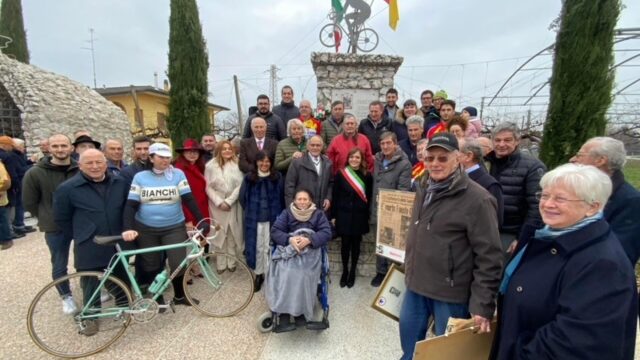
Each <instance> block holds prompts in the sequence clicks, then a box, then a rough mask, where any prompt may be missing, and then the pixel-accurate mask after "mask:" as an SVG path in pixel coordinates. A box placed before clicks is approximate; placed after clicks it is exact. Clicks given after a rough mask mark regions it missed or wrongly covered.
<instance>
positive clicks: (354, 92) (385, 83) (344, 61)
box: [311, 52, 403, 118]
mask: <svg viewBox="0 0 640 360" xmlns="http://www.w3.org/2000/svg"><path fill="white" fill-rule="evenodd" d="M402 61H403V58H402V57H400V56H391V55H369V54H364V55H363V54H336V53H317V52H314V53H311V64H312V65H313V71H314V72H315V74H316V78H317V86H318V91H317V101H318V104H323V105H325V108H327V107H328V106H327V105H328V104H330V103H331V102H333V101H335V100H343V101H345V100H347V99H348V101H349V102H351V103H352V106H351V109H348V106H345V108H347V109H345V111H347V112H351V113H353V114H354V115H356V116H358V117H359V118H361V117H364V116H366V113H367V111H366V109H367V108H368V104H369V102H371V101H373V100H382V101H384V98H385V94H386V92H387V90H388V89H389V88H391V87H393V77H394V76H395V74H396V72H397V71H398V68H399V67H400V65H402ZM345 102H346V101H345ZM363 112H364V113H363Z"/></svg>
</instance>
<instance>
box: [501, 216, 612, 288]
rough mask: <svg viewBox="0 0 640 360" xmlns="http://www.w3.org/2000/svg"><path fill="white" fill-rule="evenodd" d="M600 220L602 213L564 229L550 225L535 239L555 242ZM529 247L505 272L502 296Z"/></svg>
mask: <svg viewBox="0 0 640 360" xmlns="http://www.w3.org/2000/svg"><path fill="white" fill-rule="evenodd" d="M600 219H602V211H600V212H598V213H596V214H595V215H593V216H589V217H586V218H584V219H582V220H580V221H578V222H577V223H575V224H573V225H571V226H569V227H566V228H562V229H552V228H550V227H549V225H545V226H544V227H543V228H542V229H539V230H536V235H535V238H536V239H544V240H547V241H550V240H554V239H555V238H557V237H558V236H560V235H564V234H566V233H569V232H572V231H576V230H578V229H582V228H583V227H585V226H587V225H589V224H591V223H594V222H596V221H598V220H600ZM528 245H529V244H527V245H525V246H523V247H522V249H520V251H518V253H517V254H516V255H515V256H514V257H513V259H511V262H509V265H507V268H506V269H505V270H504V276H503V277H502V282H501V283H500V290H499V291H500V293H501V294H505V293H506V292H507V287H508V286H509V281H511V276H512V275H513V273H514V272H515V270H516V268H517V267H518V265H520V261H521V260H522V255H524V251H525V250H526V249H527V246H528Z"/></svg>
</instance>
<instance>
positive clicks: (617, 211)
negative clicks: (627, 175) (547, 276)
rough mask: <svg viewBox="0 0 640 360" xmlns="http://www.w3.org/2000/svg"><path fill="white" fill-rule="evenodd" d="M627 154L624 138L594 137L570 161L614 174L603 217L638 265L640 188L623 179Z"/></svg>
mask: <svg viewBox="0 0 640 360" xmlns="http://www.w3.org/2000/svg"><path fill="white" fill-rule="evenodd" d="M626 158H627V152H626V150H625V148H624V144H623V143H622V141H620V140H616V139H614V138H610V137H594V138H591V139H589V140H587V142H586V143H584V145H582V147H581V148H580V150H579V151H578V153H576V154H575V155H574V156H573V157H572V158H571V160H570V162H572V163H576V164H582V165H593V166H595V167H597V168H598V169H600V170H601V171H602V172H604V173H605V174H607V175H609V177H611V182H612V183H613V191H612V193H611V197H610V198H609V201H608V202H607V205H606V206H605V207H604V217H605V219H606V220H607V222H608V223H609V225H611V230H612V231H613V232H614V233H615V234H616V237H617V238H618V240H620V243H621V244H622V247H623V248H624V251H625V252H626V253H627V256H628V257H629V260H631V263H632V264H633V265H634V266H635V264H636V263H637V262H638V258H639V257H640V238H638V234H640V192H639V191H638V190H636V189H635V188H634V187H633V186H632V185H631V184H629V183H628V182H627V181H625V179H624V174H623V173H622V168H623V167H624V164H625V162H626Z"/></svg>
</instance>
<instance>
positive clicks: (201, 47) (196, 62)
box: [167, 0, 211, 146]
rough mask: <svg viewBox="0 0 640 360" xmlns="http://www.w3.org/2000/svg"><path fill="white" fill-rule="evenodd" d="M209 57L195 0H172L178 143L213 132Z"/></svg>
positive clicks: (173, 124)
mask: <svg viewBox="0 0 640 360" xmlns="http://www.w3.org/2000/svg"><path fill="white" fill-rule="evenodd" d="M208 70H209V59H208V54H207V48H206V44H205V41H204V38H203V36H202V26H201V25H200V19H199V16H198V7H197V5H196V2H195V0H171V16H170V17H169V71H168V76H169V82H170V84H171V87H170V89H169V115H168V117H167V126H168V128H169V132H170V134H171V141H172V142H173V144H174V146H179V145H181V144H182V141H183V140H184V139H186V138H194V139H200V137H201V136H202V135H203V134H205V133H210V132H211V122H210V120H209V114H208V88H207V71H208Z"/></svg>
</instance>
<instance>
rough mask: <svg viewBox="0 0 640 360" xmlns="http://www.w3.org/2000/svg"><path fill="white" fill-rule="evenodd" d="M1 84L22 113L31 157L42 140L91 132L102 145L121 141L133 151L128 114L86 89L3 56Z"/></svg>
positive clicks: (0, 75)
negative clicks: (61, 134)
mask: <svg viewBox="0 0 640 360" xmlns="http://www.w3.org/2000/svg"><path fill="white" fill-rule="evenodd" d="M0 84H2V85H3V86H4V87H5V88H6V90H7V92H8V93H9V95H10V96H11V97H12V98H13V101H14V102H15V104H16V106H17V107H18V109H19V110H20V112H21V114H20V117H21V118H22V130H23V135H24V138H25V141H26V144H27V151H28V153H29V154H32V153H35V152H37V151H38V142H39V141H40V140H41V139H43V138H47V137H49V136H50V135H51V134H53V133H63V134H67V135H69V137H71V136H72V135H73V132H74V131H76V130H79V129H86V130H89V131H90V132H91V135H92V137H94V138H95V139H96V140H98V141H100V142H104V140H105V139H106V138H110V137H114V138H119V139H122V140H123V142H124V146H125V149H130V148H131V144H132V143H131V133H130V130H129V120H128V119H127V116H126V115H125V113H124V112H123V111H122V110H120V108H118V107H117V106H115V105H114V104H113V103H111V102H110V101H108V100H106V99H105V98H104V97H102V96H101V95H100V94H98V93H97V92H95V91H94V90H93V89H91V88H89V87H88V86H86V85H83V84H80V83H78V82H75V81H73V80H71V79H69V78H67V77H65V76H62V75H58V74H54V73H52V72H48V71H44V70H42V69H39V68H37V67H35V66H32V65H27V64H23V63H20V62H18V61H15V60H13V59H11V58H9V57H8V56H6V55H3V54H0ZM126 152H128V151H126Z"/></svg>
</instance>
